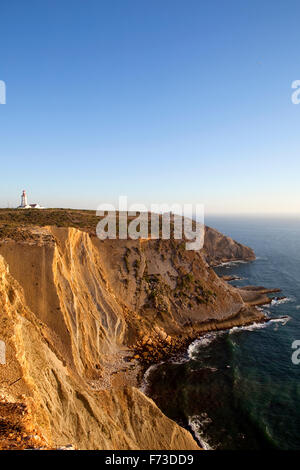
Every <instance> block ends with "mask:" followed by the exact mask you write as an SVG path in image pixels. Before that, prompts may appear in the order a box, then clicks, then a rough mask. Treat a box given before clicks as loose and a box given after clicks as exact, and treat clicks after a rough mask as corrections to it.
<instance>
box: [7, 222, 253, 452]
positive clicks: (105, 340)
mask: <svg viewBox="0 0 300 470" xmlns="http://www.w3.org/2000/svg"><path fill="white" fill-rule="evenodd" d="M24 230H27V232H30V233H29V235H30V236H26V237H24V239H23V240H22V237H21V239H18V241H14V240H11V239H7V240H3V241H1V246H0V255H2V256H3V258H2V256H0V311H1V312H2V314H1V319H0V339H2V340H3V341H5V342H6V345H7V364H6V365H1V366H0V374H1V377H0V382H1V391H2V393H3V394H4V396H6V397H7V399H8V400H10V401H11V402H18V401H21V402H22V403H26V406H27V407H28V410H29V414H30V416H31V420H30V423H31V424H30V425H31V427H32V428H33V429H34V430H35V431H34V432H36V433H37V435H38V436H40V439H41V440H42V441H43V442H46V443H47V445H48V446H50V447H51V446H54V447H55V446H62V445H66V444H73V445H75V446H76V447H78V448H85V449H196V448H198V446H197V444H196V443H195V441H194V439H193V438H192V436H191V435H190V434H189V433H188V432H187V431H186V430H184V429H182V428H180V427H179V426H178V425H177V424H175V423H174V422H172V421H171V420H169V419H168V418H166V417H165V416H164V415H163V414H162V413H161V412H160V410H159V409H158V408H157V407H156V405H155V404H154V403H153V402H152V400H150V399H149V398H147V397H145V396H144V395H143V394H142V392H140V391H139V390H137V389H136V388H135V387H133V386H132V383H130V381H128V379H127V378H128V377H130V370H131V368H132V367H134V365H130V363H129V365H126V364H127V362H126V355H129V356H130V350H128V347H133V348H134V345H135V343H136V342H137V341H141V340H142V341H144V340H145V341H147V342H148V343H150V344H152V345H153V347H155V338H157V337H159V338H161V340H162V341H165V342H166V343H168V342H170V341H172V340H173V339H175V340H176V339H177V340H178V338H192V337H195V336H196V335H197V334H198V333H199V332H201V331H205V330H210V329H214V328H223V327H229V326H233V325H239V324H245V323H250V322H252V321H254V320H255V319H259V318H260V319H261V318H262V314H261V313H259V312H258V311H255V310H253V309H252V310H250V309H249V308H248V307H247V305H246V304H245V303H244V302H243V300H242V298H241V296H240V295H239V293H238V292H237V291H236V290H235V289H233V288H232V287H231V286H229V285H228V284H227V283H225V282H224V281H222V280H221V279H219V278H218V276H217V275H216V274H215V273H214V272H213V270H211V269H209V268H208V266H207V263H206V261H205V260H204V259H203V256H202V255H201V254H200V253H196V252H188V251H186V250H185V249H184V246H182V244H180V243H179V242H175V241H172V240H168V241H159V240H157V241H154V240H149V241H143V240H136V241H129V240H128V241H121V240H116V241H111V240H107V241H102V242H101V241H99V240H98V239H97V238H96V237H91V236H90V235H89V234H88V233H86V232H83V231H80V230H77V229H74V228H56V227H44V228H37V227H35V228H26V229H24ZM27 235H28V233H27ZM4 260H5V261H4ZM124 356H125V360H124ZM114 363H116V366H115V368H114ZM122 367H123V368H127V370H125V372H124V374H123V376H121V379H120V376H119V372H120V369H121V368H122ZM16 380H17V382H16Z"/></svg>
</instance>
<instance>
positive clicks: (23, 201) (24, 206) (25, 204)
mask: <svg viewBox="0 0 300 470" xmlns="http://www.w3.org/2000/svg"><path fill="white" fill-rule="evenodd" d="M18 209H45V207H42V206H40V205H39V204H28V201H27V194H26V191H25V189H23V191H22V195H21V205H20V206H19V207H18Z"/></svg>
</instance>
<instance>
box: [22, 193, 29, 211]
mask: <svg viewBox="0 0 300 470" xmlns="http://www.w3.org/2000/svg"><path fill="white" fill-rule="evenodd" d="M27 206H28V202H27V194H26V191H25V189H23V192H22V196H21V205H20V207H22V208H23V209H25V208H26V207H27Z"/></svg>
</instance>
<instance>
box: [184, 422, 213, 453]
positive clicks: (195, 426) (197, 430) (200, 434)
mask: <svg viewBox="0 0 300 470" xmlns="http://www.w3.org/2000/svg"><path fill="white" fill-rule="evenodd" d="M211 423H212V420H211V419H210V418H209V417H208V415H207V413H201V414H200V415H194V416H190V417H189V426H190V428H191V429H192V431H193V433H194V434H195V436H196V438H197V440H198V442H199V444H200V446H201V447H202V449H204V450H213V447H211V446H210V445H209V444H208V442H207V436H206V435H205V428H206V427H207V426H208V425H210V424H211Z"/></svg>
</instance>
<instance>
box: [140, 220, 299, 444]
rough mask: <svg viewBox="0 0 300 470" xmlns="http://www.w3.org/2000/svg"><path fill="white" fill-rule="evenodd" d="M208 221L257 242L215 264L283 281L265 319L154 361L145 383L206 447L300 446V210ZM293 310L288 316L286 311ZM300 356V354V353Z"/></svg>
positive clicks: (270, 283)
mask: <svg viewBox="0 0 300 470" xmlns="http://www.w3.org/2000/svg"><path fill="white" fill-rule="evenodd" d="M206 224H207V225H209V226H211V227H214V228H216V229H217V230H219V231H221V232H222V233H224V234H226V235H229V236H231V237H232V238H234V239H235V240H237V241H238V242H240V243H243V244H245V245H248V246H250V247H251V248H253V249H254V250H255V253H256V256H257V259H256V261H254V262H251V263H231V264H227V265H223V266H221V267H218V268H216V272H217V273H218V274H219V275H223V274H228V275H229V274H234V275H237V276H238V277H240V278H241V279H240V280H236V281H232V284H234V285H239V286H242V285H250V284H251V285H260V286H265V287H269V288H275V287H279V288H281V289H282V293H281V294H274V295H279V296H281V295H282V296H285V297H286V299H284V300H278V301H273V302H272V304H271V305H269V306H264V307H262V308H263V309H264V311H265V312H267V314H268V316H269V317H270V318H272V321H270V322H268V323H266V324H264V325H252V326H250V327H245V328H233V329H231V330H229V331H228V330H227V331H222V332H217V333H208V334H206V335H204V336H202V337H201V338H199V339H198V340H196V341H194V342H193V343H192V344H191V345H190V346H189V348H188V350H187V351H186V352H185V353H184V354H182V356H180V357H179V358H176V360H173V361H169V362H166V363H162V364H159V365H156V366H152V367H151V368H150V369H149V370H148V371H147V373H146V376H145V383H144V389H145V391H146V393H147V394H148V395H149V396H151V398H153V400H154V401H155V402H156V403H157V405H158V406H159V408H160V409H161V410H162V411H163V412H164V413H165V414H166V415H167V416H169V417H170V418H171V419H173V420H175V421H177V422H178V423H179V424H181V425H182V426H184V427H186V428H187V429H189V430H192V431H193V433H194V436H195V438H196V439H198V441H199V442H200V444H201V445H202V447H204V448H206V449H238V450H240V449H241V450H242V449H272V448H273V449H274V448H275V449H298V450H299V449H300V364H299V365H296V364H294V363H293V361H292V354H293V352H294V350H293V349H292V343H293V342H294V341H295V340H300V218H287V217H284V218H279V217H278V218H271V217H247V218H246V217H227V218H225V217H222V218H221V217H210V218H208V217H207V218H206ZM283 316H287V317H288V318H284V319H281V317H283ZM299 357H300V354H299Z"/></svg>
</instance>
